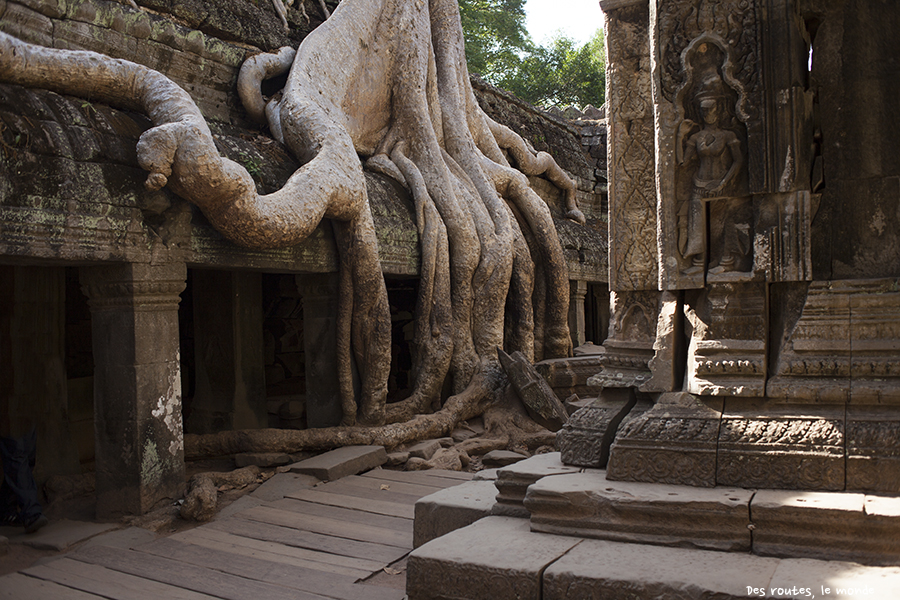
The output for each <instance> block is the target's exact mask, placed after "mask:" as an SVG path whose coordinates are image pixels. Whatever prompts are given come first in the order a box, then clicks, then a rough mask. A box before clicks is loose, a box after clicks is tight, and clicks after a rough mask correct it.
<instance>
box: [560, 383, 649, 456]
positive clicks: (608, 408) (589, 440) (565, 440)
mask: <svg viewBox="0 0 900 600" xmlns="http://www.w3.org/2000/svg"><path fill="white" fill-rule="evenodd" d="M636 402H637V399H636V398H635V396H634V392H633V391H632V390H630V389H627V388H626V389H621V388H620V389H616V388H611V389H607V390H603V391H602V392H601V394H600V396H599V397H598V398H596V399H595V400H592V401H591V402H590V404H588V405H587V406H585V407H584V408H580V409H578V410H577V411H575V413H573V414H572V416H571V417H569V420H568V421H566V424H565V425H564V426H563V428H562V430H560V432H559V433H558V434H557V436H556V445H557V447H558V448H559V451H560V456H561V458H562V462H563V463H565V464H567V465H575V466H578V467H593V468H597V469H602V468H604V467H606V463H607V462H608V461H609V447H610V445H611V444H612V442H613V439H614V438H615V436H616V431H617V430H618V428H619V424H620V423H621V422H622V419H624V418H625V416H626V415H627V414H628V413H629V411H631V409H632V408H634V405H635V403H636Z"/></svg>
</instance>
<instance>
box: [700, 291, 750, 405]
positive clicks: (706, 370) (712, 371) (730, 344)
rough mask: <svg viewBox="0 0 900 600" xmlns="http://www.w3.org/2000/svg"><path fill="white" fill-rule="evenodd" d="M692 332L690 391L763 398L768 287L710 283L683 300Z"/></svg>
mask: <svg viewBox="0 0 900 600" xmlns="http://www.w3.org/2000/svg"><path fill="white" fill-rule="evenodd" d="M685 313H686V315H687V326H688V328H689V329H688V331H689V333H690V336H691V338H690V339H691V341H690V345H689V347H688V356H687V385H686V391H688V392H691V393H692V394H700V395H704V396H749V397H762V396H764V395H765V389H766V337H767V331H768V314H767V312H766V286H765V284H762V283H759V284H756V283H715V284H709V285H707V286H706V288H705V289H704V290H702V291H701V292H700V293H699V294H697V295H695V296H692V297H689V298H688V299H687V300H686V302H685Z"/></svg>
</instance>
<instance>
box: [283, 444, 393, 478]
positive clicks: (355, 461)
mask: <svg viewBox="0 0 900 600" xmlns="http://www.w3.org/2000/svg"><path fill="white" fill-rule="evenodd" d="M385 462H387V453H386V452H385V451H384V447H382V446H344V447H343V448H338V449H336V450H331V451H329V452H326V453H324V454H320V455H319V456H314V457H313V458H307V459H306V460H301V461H300V462H297V463H294V464H293V465H291V472H292V473H300V474H303V475H312V476H313V477H318V478H319V479H321V480H322V481H334V480H335V479H340V478H341V477H346V476H347V475H356V474H357V473H361V472H363V471H368V470H369V469H374V468H375V467H380V466H381V465H383V464H384V463H385Z"/></svg>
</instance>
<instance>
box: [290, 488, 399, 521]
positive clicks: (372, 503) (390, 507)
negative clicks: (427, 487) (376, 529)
mask: <svg viewBox="0 0 900 600" xmlns="http://www.w3.org/2000/svg"><path fill="white" fill-rule="evenodd" d="M286 498H295V499H297V500H306V501H307V502H315V503H316V504H327V505H328V506H340V507H342V508H352V509H353V510H360V511H363V512H370V513H374V514H378V515H388V516H392V517H402V518H405V519H413V518H415V516H416V509H415V505H409V504H397V503H396V502H388V501H386V500H370V499H366V498H359V497H357V496H344V495H342V494H332V493H331V492H325V491H323V490H322V489H320V488H313V489H310V490H298V491H296V492H293V493H291V494H288V495H287V496H286Z"/></svg>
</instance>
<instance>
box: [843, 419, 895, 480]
mask: <svg viewBox="0 0 900 600" xmlns="http://www.w3.org/2000/svg"><path fill="white" fill-rule="evenodd" d="M845 435H846V444H847V489H848V490H866V491H870V492H875V493H887V494H897V493H900V415H898V414H897V411H896V409H895V408H894V407H893V406H854V405H850V406H848V407H847V429H846V431H845Z"/></svg>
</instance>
